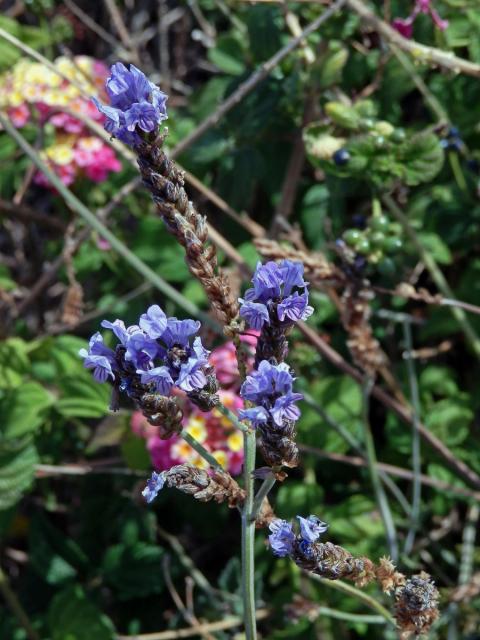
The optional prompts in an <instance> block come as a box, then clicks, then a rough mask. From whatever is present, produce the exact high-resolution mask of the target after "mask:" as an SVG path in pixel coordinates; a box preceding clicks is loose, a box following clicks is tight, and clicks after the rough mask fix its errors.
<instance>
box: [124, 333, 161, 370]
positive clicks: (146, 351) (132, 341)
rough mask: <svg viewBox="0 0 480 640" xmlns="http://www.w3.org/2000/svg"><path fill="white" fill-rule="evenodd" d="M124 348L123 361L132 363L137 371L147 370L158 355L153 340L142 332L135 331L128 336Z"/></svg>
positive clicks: (156, 346)
mask: <svg viewBox="0 0 480 640" xmlns="http://www.w3.org/2000/svg"><path fill="white" fill-rule="evenodd" d="M125 346H126V348H127V350H126V352H125V360H129V361H130V362H133V364H134V365H135V367H136V368H137V369H148V368H149V367H150V365H151V363H152V360H153V359H154V358H155V356H156V355H157V353H158V345H157V343H156V342H155V340H152V339H151V338H149V337H148V336H147V335H146V334H145V333H144V332H143V331H135V333H132V334H131V335H129V336H128V339H127V342H126V343H125Z"/></svg>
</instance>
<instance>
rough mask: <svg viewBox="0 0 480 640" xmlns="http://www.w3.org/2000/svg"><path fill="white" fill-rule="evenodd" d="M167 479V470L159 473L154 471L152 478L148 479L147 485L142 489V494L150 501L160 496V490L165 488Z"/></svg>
mask: <svg viewBox="0 0 480 640" xmlns="http://www.w3.org/2000/svg"><path fill="white" fill-rule="evenodd" d="M165 480H166V472H165V471H163V472H162V473H157V472H156V471H154V472H153V473H152V476H151V478H150V479H149V480H148V481H147V486H146V487H145V489H144V490H143V491H142V496H143V497H144V498H145V500H146V501H147V502H148V503H150V502H152V501H153V500H155V498H156V497H157V496H158V493H159V491H161V490H162V489H163V485H164V484H165Z"/></svg>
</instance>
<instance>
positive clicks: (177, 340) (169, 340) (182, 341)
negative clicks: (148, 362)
mask: <svg viewBox="0 0 480 640" xmlns="http://www.w3.org/2000/svg"><path fill="white" fill-rule="evenodd" d="M199 329H200V322H199V321H198V320H177V318H169V319H168V323H167V328H166V330H165V333H164V334H163V335H162V340H163V341H164V342H165V344H166V345H167V347H173V346H179V347H186V346H187V345H188V339H189V338H190V336H192V335H194V334H195V333H197V331H198V330H199Z"/></svg>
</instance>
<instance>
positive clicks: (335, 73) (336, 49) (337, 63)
mask: <svg viewBox="0 0 480 640" xmlns="http://www.w3.org/2000/svg"><path fill="white" fill-rule="evenodd" d="M347 60H348V49H347V48H346V47H344V46H342V45H341V44H340V43H339V42H330V43H329V51H327V53H326V54H325V55H324V56H322V58H321V59H320V60H319V61H318V63H317V64H318V65H319V70H318V72H317V74H316V75H317V77H318V83H319V86H320V88H322V89H325V88H326V87H330V86H332V85H334V84H338V83H339V82H340V81H341V79H342V73H343V69H344V68H345V65H346V64H347Z"/></svg>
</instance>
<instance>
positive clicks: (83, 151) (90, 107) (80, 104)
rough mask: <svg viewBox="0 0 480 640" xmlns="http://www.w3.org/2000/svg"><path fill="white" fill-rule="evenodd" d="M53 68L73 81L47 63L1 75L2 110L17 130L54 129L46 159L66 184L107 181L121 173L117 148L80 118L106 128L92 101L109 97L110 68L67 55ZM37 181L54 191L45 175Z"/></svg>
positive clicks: (39, 175)
mask: <svg viewBox="0 0 480 640" xmlns="http://www.w3.org/2000/svg"><path fill="white" fill-rule="evenodd" d="M53 64H54V66H55V68H56V69H58V71H59V72H60V73H61V74H62V75H63V76H65V77H66V78H67V79H65V78H63V77H62V76H61V75H59V74H58V73H55V71H53V70H52V69H50V68H49V67H47V66H45V65H44V64H42V63H39V62H32V61H30V60H25V59H21V60H20V61H19V62H17V63H16V64H15V65H14V66H13V67H12V69H11V70H9V71H8V72H7V73H5V74H3V75H1V76H0V108H1V109H4V110H5V111H6V113H7V115H8V116H9V118H10V120H11V121H12V123H13V124H14V126H16V127H17V128H22V127H24V126H25V125H27V124H28V123H29V122H33V123H35V124H37V123H41V124H47V123H48V124H49V126H50V129H52V130H53V140H52V139H51V138H52V137H51V136H50V132H49V131H47V139H48V140H49V142H48V144H47V146H46V147H45V148H44V149H43V150H42V153H41V155H42V156H43V159H44V160H45V161H46V162H47V163H48V164H49V166H50V167H51V168H52V170H53V171H55V173H56V174H57V175H58V176H59V178H60V179H61V180H62V182H63V183H64V184H66V185H71V184H73V183H74V182H75V181H76V180H77V179H78V178H80V177H82V176H85V177H87V178H88V179H89V180H92V181H93V182H103V181H104V180H106V179H107V178H108V176H109V174H110V173H111V172H118V171H120V169H121V163H120V162H119V160H118V158H117V157H116V155H115V153H114V151H113V150H112V149H111V147H110V146H108V145H107V144H106V143H105V142H104V141H103V140H102V139H101V138H98V137H97V136H95V135H92V133H91V131H90V130H89V129H88V128H87V127H86V125H85V124H84V123H83V122H82V121H81V120H79V119H78V118H76V117H75V114H79V116H85V117H88V118H90V119H91V120H93V121H94V122H98V123H100V124H101V123H103V121H104V117H103V115H102V114H101V113H99V112H98V110H97V108H96V107H95V105H94V104H93V102H92V101H91V100H90V97H89V96H91V95H92V94H99V95H104V83H105V79H106V77H107V75H108V68H107V67H106V66H105V65H104V64H103V63H102V62H100V61H98V60H95V59H93V58H89V57H88V56H76V57H74V58H72V59H70V58H67V57H64V56H61V57H59V58H57V59H56V60H55V61H54V62H53ZM68 79H69V80H72V81H74V82H75V83H76V84H77V85H79V87H78V88H77V86H75V85H74V84H71V83H70V82H69V81H68ZM80 89H82V90H80ZM65 109H68V111H69V113H67V112H66V111H65ZM34 180H35V182H36V183H37V184H39V185H41V186H44V187H50V184H49V182H48V180H47V179H46V178H45V176H44V175H43V174H42V173H40V172H38V173H36V174H35V177H34Z"/></svg>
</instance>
